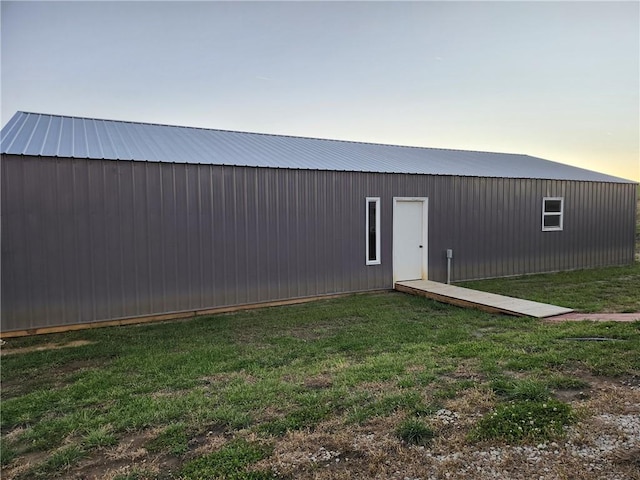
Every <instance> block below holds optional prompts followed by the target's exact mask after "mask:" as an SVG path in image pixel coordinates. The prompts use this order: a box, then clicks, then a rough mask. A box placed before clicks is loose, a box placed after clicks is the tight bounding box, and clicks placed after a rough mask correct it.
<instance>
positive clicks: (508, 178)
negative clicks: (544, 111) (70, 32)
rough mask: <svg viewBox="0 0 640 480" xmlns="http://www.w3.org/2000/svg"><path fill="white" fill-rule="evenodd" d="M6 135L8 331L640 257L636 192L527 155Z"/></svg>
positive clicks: (259, 141) (20, 131) (123, 129)
mask: <svg viewBox="0 0 640 480" xmlns="http://www.w3.org/2000/svg"><path fill="white" fill-rule="evenodd" d="M1 142H2V143H1V154H2V170H1V174H2V185H1V188H2V192H1V195H2V196H1V216H2V224H1V227H2V230H1V233H2V258H1V261H2V263H1V268H2V271H1V282H2V285H1V295H2V297H1V302H2V304H1V310H2V323H1V327H2V333H3V335H11V334H12V332H13V334H16V335H17V334H25V333H38V332H47V331H55V330H56V328H57V327H63V328H76V327H77V326H80V325H85V324H90V323H93V322H109V321H114V320H119V321H129V320H130V319H136V320H138V319H145V318H148V317H149V316H155V317H152V318H169V317H171V316H180V315H191V314H193V313H197V312H200V313H201V312H202V311H207V310H215V309H219V308H221V307H233V306H241V305H252V304H261V303H266V302H277V301H289V300H294V299H304V298H311V297H318V296H324V295H331V294H338V293H347V292H362V291H368V290H379V289H391V288H393V285H394V281H397V280H408V279H413V278H429V279H431V280H436V281H446V278H447V273H448V272H447V250H451V253H452V255H453V258H452V262H451V271H450V272H449V274H450V276H451V279H452V281H460V280H468V279H479V278H489V277H500V276H507V275H520V274H528V273H537V272H550V271H558V270H568V269H578V268H588V267H598V266H604V265H622V264H629V263H632V262H633V257H634V230H635V208H636V184H635V183H634V182H631V181H628V180H624V179H620V178H616V177H611V176H608V175H604V174H600V173H597V172H592V171H588V170H584V169H579V168H575V167H570V166H567V165H563V164H559V163H555V162H550V161H547V160H543V159H539V158H534V157H530V156H527V155H512V154H503V153H487V152H470V151H457V150H443V149H430V148H416V147H401V146H392V145H379V144H370V143H358V142H346V141H337V140H321V139H313V138H300V137H287V136H279V135H265V134H255V133H242V132H232V131H222V130H208V129H199V128H187V127H175V126H166V125H155V124H141V123H131V122H119V121H108V120H96V119H87V118H76V117H63V116H55V115H42V114H35V113H24V112H18V113H16V115H15V116H14V117H13V118H12V119H11V120H10V121H9V122H8V123H7V125H6V126H5V127H4V128H3V129H2V133H1ZM164 314H169V315H165V316H162V315H164Z"/></svg>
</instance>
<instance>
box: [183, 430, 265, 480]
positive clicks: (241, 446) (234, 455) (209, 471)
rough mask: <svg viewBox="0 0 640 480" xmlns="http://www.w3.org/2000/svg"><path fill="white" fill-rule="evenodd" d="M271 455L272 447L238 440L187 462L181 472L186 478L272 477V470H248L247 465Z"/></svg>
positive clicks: (232, 479) (258, 479) (256, 479)
mask: <svg viewBox="0 0 640 480" xmlns="http://www.w3.org/2000/svg"><path fill="white" fill-rule="evenodd" d="M269 455H271V448H270V447H267V446H265V445H261V444H257V443H249V442H247V441H245V440H236V441H234V442H232V443H229V444H227V445H225V446H224V447H222V448H221V449H220V450H218V451H217V452H213V453H210V454H208V455H205V456H203V457H200V458H196V459H194V460H191V461H189V462H187V463H186V464H185V465H184V466H183V467H182V470H181V472H180V474H181V478H183V479H184V480H204V479H211V478H224V479H227V480H245V479H246V480H249V479H251V480H262V479H272V478H275V476H274V475H273V474H272V473H271V472H259V471H248V470H247V467H249V466H250V465H251V464H253V463H256V462H258V461H259V460H262V459H264V458H267V457H268V456H269Z"/></svg>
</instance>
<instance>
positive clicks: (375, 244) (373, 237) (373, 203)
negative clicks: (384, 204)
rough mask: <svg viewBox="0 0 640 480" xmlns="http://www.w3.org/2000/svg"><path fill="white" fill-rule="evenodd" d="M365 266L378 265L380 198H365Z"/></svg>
mask: <svg viewBox="0 0 640 480" xmlns="http://www.w3.org/2000/svg"><path fill="white" fill-rule="evenodd" d="M366 205H367V209H366V225H367V230H366V234H367V238H366V247H367V265H379V264H380V197H367V203H366Z"/></svg>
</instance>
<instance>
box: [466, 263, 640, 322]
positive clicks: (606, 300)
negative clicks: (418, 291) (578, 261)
mask: <svg viewBox="0 0 640 480" xmlns="http://www.w3.org/2000/svg"><path fill="white" fill-rule="evenodd" d="M457 285H459V286H461V287H468V288H474V289H477V290H484V291H487V292H492V293H499V294H502V295H509V296H512V297H518V298H525V299H527V300H534V301H537V302H543V303H551V304H555V305H560V306H563V307H569V308H573V309H575V310H578V311H580V312H598V313H599V312H617V313H624V312H630V313H635V312H640V293H638V292H640V263H639V262H636V263H635V264H633V265H629V266H625V267H608V268H598V269H592V270H577V271H573V272H558V273H549V274H542V275H527V276H523V277H517V278H496V279H492V280H481V281H474V282H462V283H459V284H457Z"/></svg>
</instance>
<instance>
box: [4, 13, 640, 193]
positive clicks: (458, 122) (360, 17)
mask: <svg viewBox="0 0 640 480" xmlns="http://www.w3.org/2000/svg"><path fill="white" fill-rule="evenodd" d="M1 5H2V6H1V8H2V24H1V27H2V28H1V33H0V35H1V38H0V41H1V54H2V57H1V68H2V71H1V80H2V86H1V100H2V112H1V121H2V125H4V124H5V123H6V122H7V121H8V120H9V119H10V118H11V116H13V114H14V113H15V112H16V111H17V110H23V111H31V112H40V113H53V114H61V115H75V116H86V117H95V118H108V119H116V120H131V121H141V122H154V123H165V124H174V125H190V126H197V127H207V128H220V129H226V130H240V131H249V132H263V133H277V134H285V135H298V136H309V137H319V138H333V139H343V140H355V141H366V142H376V143H391V144H399V145H416V146H425V147H441V148H454V149H465V150H486V151H496V152H511V153H524V154H528V155H533V156H538V157H542V158H546V159H549V160H554V161H558V162H562V163H567V164H571V165H576V166H580V167H583V168H588V169H592V170H597V171H600V172H604V173H608V174H611V175H616V176H620V177H624V178H629V179H633V180H636V181H637V180H640V3H639V2H637V1H629V2H576V1H573V2H411V3H408V2H282V3H277V2H229V3H226V2H11V1H2V4H1Z"/></svg>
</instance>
